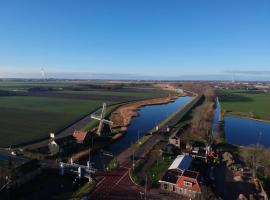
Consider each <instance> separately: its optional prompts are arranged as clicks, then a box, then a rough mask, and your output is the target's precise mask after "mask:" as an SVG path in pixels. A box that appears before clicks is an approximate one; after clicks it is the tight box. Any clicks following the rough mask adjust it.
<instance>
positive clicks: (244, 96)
mask: <svg viewBox="0 0 270 200" xmlns="http://www.w3.org/2000/svg"><path fill="white" fill-rule="evenodd" d="M218 96H219V101H220V103H221V107H222V109H225V110H226V114H232V115H241V116H246V117H254V118H260V119H267V120H270V94H269V93H262V92H252V91H245V90H218Z"/></svg>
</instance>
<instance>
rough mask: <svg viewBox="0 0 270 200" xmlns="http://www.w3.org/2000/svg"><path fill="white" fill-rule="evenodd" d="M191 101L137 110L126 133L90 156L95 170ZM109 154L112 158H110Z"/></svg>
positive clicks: (186, 99) (178, 100) (188, 98)
mask: <svg viewBox="0 0 270 200" xmlns="http://www.w3.org/2000/svg"><path fill="white" fill-rule="evenodd" d="M190 100H191V97H189V96H186V97H179V98H178V99H176V100H175V101H173V102H170V103H168V104H161V105H149V106H144V107H142V108H140V109H139V110H138V112H139V115H138V116H136V117H134V118H133V119H132V121H131V124H130V126H129V127H128V131H127V133H126V134H125V135H124V136H123V137H122V138H121V139H119V140H117V141H116V142H115V143H113V144H111V145H110V146H108V147H106V148H105V149H104V151H105V152H106V153H102V152H101V151H97V152H95V153H94V154H92V155H91V163H92V164H93V167H94V168H96V169H101V168H104V167H105V166H106V164H107V163H108V162H109V161H110V160H111V159H112V157H113V156H117V155H118V154H120V153H121V152H123V151H124V150H125V149H127V148H128V147H129V146H130V145H132V144H134V143H136V142H137V141H138V139H139V138H141V137H143V136H144V135H145V134H146V133H148V132H149V131H150V130H151V129H153V128H154V127H155V126H156V125H158V124H159V123H160V122H162V121H163V120H165V119H166V118H167V117H169V116H170V115H171V114H173V113H174V112H175V111H176V110H178V109H179V108H181V107H182V106H184V105H186V104H187V103H188V102H189V101H190ZM110 154H111V155H112V156H110ZM87 161H88V158H85V159H83V160H81V161H80V163H82V164H86V162H87Z"/></svg>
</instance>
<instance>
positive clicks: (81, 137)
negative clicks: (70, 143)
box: [73, 131, 87, 142]
mask: <svg viewBox="0 0 270 200" xmlns="http://www.w3.org/2000/svg"><path fill="white" fill-rule="evenodd" d="M86 135H87V132H86V131H74V133H73V136H74V138H75V139H76V140H77V141H80V142H82V141H84V139H85V137H86Z"/></svg>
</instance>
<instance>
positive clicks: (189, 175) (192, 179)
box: [176, 170, 201, 198]
mask: <svg viewBox="0 0 270 200" xmlns="http://www.w3.org/2000/svg"><path fill="white" fill-rule="evenodd" d="M198 179H199V172H195V171H189V170H185V171H184V172H183V174H182V175H181V176H180V177H179V178H178V179H177V182H176V185H177V188H179V193H180V194H182V195H184V196H187V197H191V198H195V197H196V195H198V194H200V193H201V188H200V185H199V181H198Z"/></svg>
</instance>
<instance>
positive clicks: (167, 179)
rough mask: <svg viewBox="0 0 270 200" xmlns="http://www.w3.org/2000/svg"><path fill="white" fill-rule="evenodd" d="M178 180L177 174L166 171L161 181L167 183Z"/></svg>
mask: <svg viewBox="0 0 270 200" xmlns="http://www.w3.org/2000/svg"><path fill="white" fill-rule="evenodd" d="M177 180H178V176H177V175H176V174H175V173H172V172H170V171H167V172H166V174H165V175H164V176H163V177H162V179H161V181H164V182H168V183H174V184H175V183H176V182H177Z"/></svg>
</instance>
